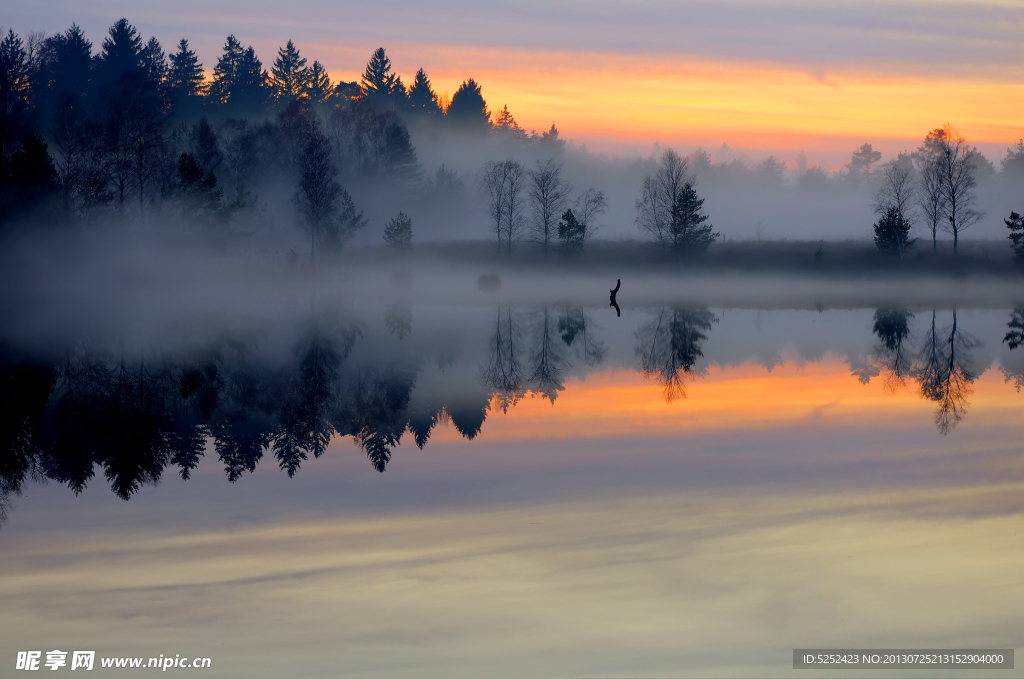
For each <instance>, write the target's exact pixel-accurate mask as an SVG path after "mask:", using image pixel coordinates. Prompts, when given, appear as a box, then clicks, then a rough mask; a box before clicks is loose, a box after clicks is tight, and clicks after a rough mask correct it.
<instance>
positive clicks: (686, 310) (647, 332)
mask: <svg viewBox="0 0 1024 679" xmlns="http://www.w3.org/2000/svg"><path fill="white" fill-rule="evenodd" d="M717 322H718V318H716V317H715V315H714V314H713V313H711V311H709V310H708V308H707V307H674V308H671V309H670V308H665V309H662V310H660V311H659V312H658V313H657V314H656V315H655V317H654V318H653V319H651V320H650V321H648V322H647V323H644V324H643V325H642V326H640V329H639V330H637V331H636V354H637V355H638V356H639V357H640V372H641V373H642V374H643V375H644V377H648V378H651V377H653V378H655V379H657V380H658V382H660V383H661V384H662V386H664V388H665V400H666V401H668V402H672V401H675V400H677V399H681V398H686V383H687V382H689V381H690V380H691V379H693V377H694V375H695V374H696V373H695V372H694V365H695V364H696V363H697V359H698V358H700V357H701V356H703V355H704V353H703V352H702V351H701V342H703V341H704V340H706V339H707V335H705V334H704V332H705V331H708V330H710V329H711V326H712V325H713V324H715V323H717Z"/></svg>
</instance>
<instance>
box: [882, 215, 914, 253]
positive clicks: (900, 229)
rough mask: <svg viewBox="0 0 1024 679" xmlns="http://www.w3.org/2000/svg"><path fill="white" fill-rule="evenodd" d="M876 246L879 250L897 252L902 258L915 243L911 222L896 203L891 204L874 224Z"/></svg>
mask: <svg viewBox="0 0 1024 679" xmlns="http://www.w3.org/2000/svg"><path fill="white" fill-rule="evenodd" d="M874 231H875V246H876V247H878V249H879V250H883V251H890V252H895V253H896V254H897V255H898V256H899V258H900V259H901V260H902V259H903V257H904V256H905V255H906V253H907V250H908V249H909V248H910V246H911V244H913V242H914V239H913V238H911V237H910V222H909V221H908V220H907V218H906V217H904V216H903V214H902V213H901V212H900V210H899V208H898V207H897V206H895V205H890V206H889V207H888V208H886V210H885V212H883V213H882V216H881V217H880V218H879V220H878V221H877V222H875V226H874Z"/></svg>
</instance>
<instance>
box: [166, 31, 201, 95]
mask: <svg viewBox="0 0 1024 679" xmlns="http://www.w3.org/2000/svg"><path fill="white" fill-rule="evenodd" d="M168 58H169V59H170V62H171V64H170V68H168V70H167V88H168V90H169V91H170V95H171V99H172V101H177V102H182V101H186V100H188V99H189V98H192V97H200V96H202V95H203V89H204V87H203V65H202V64H201V63H199V57H198V56H196V53H195V52H194V51H193V50H190V49H189V48H188V40H186V39H184V38H182V39H181V42H179V43H178V51H177V52H176V53H174V54H171V55H170V56H169V57H168Z"/></svg>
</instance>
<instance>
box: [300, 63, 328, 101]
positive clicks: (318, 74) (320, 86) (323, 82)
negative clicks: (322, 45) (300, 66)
mask: <svg viewBox="0 0 1024 679" xmlns="http://www.w3.org/2000/svg"><path fill="white" fill-rule="evenodd" d="M302 91H303V93H304V94H305V95H306V96H307V97H309V100H310V101H311V102H313V103H314V104H322V103H324V102H325V101H327V100H328V99H329V98H330V96H331V94H333V91H334V85H333V84H332V83H331V78H330V76H329V75H327V69H325V68H324V66H323V64H321V63H320V62H319V61H314V62H313V65H312V66H310V67H309V69H308V71H307V73H306V80H305V82H304V83H303V85H302Z"/></svg>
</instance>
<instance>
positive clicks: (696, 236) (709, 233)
mask: <svg viewBox="0 0 1024 679" xmlns="http://www.w3.org/2000/svg"><path fill="white" fill-rule="evenodd" d="M703 207H704V199H703V198H699V197H698V196H697V192H696V191H695V190H694V188H693V186H692V185H691V184H690V183H689V182H686V183H685V184H683V188H682V190H681V191H680V192H679V194H678V195H677V196H676V199H675V201H674V202H673V204H672V221H671V223H670V225H669V235H670V237H671V242H672V249H673V250H675V251H676V252H677V253H680V254H682V253H700V252H704V251H705V250H707V249H708V246H710V245H711V244H712V243H714V242H715V240H716V239H717V238H718V236H719V235H720V234H719V233H718V232H717V231H715V230H714V227H713V226H712V225H711V224H705V223H704V222H706V221H707V220H708V216H707V215H705V214H702V213H701V209H702V208H703Z"/></svg>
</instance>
